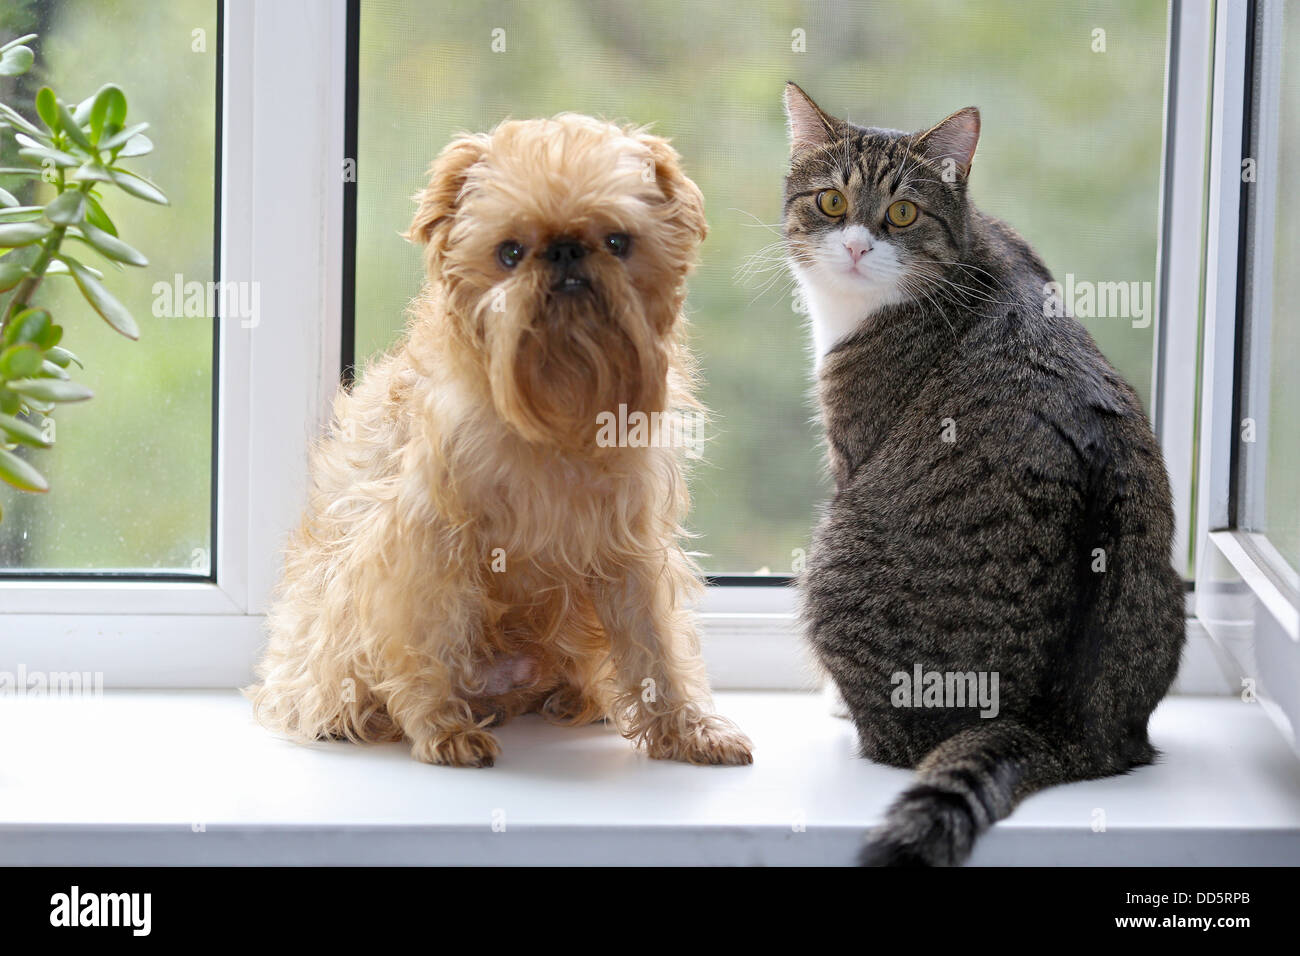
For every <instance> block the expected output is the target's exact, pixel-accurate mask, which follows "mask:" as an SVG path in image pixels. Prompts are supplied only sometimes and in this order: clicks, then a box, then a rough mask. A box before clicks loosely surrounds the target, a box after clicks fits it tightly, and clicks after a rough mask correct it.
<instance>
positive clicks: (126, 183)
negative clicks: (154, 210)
mask: <svg viewBox="0 0 1300 956" xmlns="http://www.w3.org/2000/svg"><path fill="white" fill-rule="evenodd" d="M110 172H111V173H112V174H113V182H115V183H116V184H117V185H118V186H120V187H121V188H122V189H123V191H125V192H128V193H130V194H131V195H132V196H136V197H138V198H140V199H145V200H148V201H149V202H155V203H158V205H160V206H166V205H168V202H167V197H166V196H164V195H163V192H162V190H161V189H159V188H158V187H157V186H155V185H154V184H153V183H151V182H149V180H147V179H144V178H143V177H140V176H137V175H135V174H134V173H128V172H127V171H126V170H125V169H119V168H118V167H117V166H113V167H112V168H111V169H110Z"/></svg>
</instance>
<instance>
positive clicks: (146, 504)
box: [0, 0, 219, 575]
mask: <svg viewBox="0 0 1300 956" xmlns="http://www.w3.org/2000/svg"><path fill="white" fill-rule="evenodd" d="M216 7H217V5H216V4H215V3H213V2H211V0H173V2H169V3H157V2H155V0H45V2H40V3H12V4H11V3H5V4H4V5H3V6H2V7H0V43H3V42H5V41H7V40H9V39H12V38H14V37H15V36H19V35H22V34H26V33H38V34H40V36H39V38H38V39H37V40H35V41H32V46H33V48H34V49H35V51H36V57H37V58H36V65H35V67H34V68H33V70H32V71H31V72H29V73H27V74H26V75H23V76H20V77H16V78H8V79H3V80H0V100H2V101H3V102H5V103H8V104H10V105H11V106H13V107H15V108H16V109H17V110H18V111H19V112H20V113H22V114H23V115H24V116H26V117H28V118H29V119H32V120H35V118H36V113H35V110H34V108H33V105H32V102H33V97H34V95H35V93H36V91H37V90H38V89H39V88H40V87H42V86H45V85H48V86H50V87H51V88H52V89H53V90H54V91H55V93H57V94H58V96H59V97H60V98H61V99H63V100H66V101H68V102H70V103H72V104H76V103H77V102H79V101H80V100H82V99H83V98H85V97H87V96H89V95H91V94H93V93H94V92H95V91H96V90H98V89H99V88H100V86H102V85H103V84H105V83H109V82H112V83H116V84H117V85H119V86H120V87H122V89H123V90H124V92H125V93H126V97H127V100H128V110H129V111H128V117H127V118H128V123H129V124H131V123H136V122H148V123H150V128H149V131H148V134H147V135H148V136H149V138H150V139H152V140H153V143H154V152H153V153H152V154H151V155H147V156H140V157H137V158H133V159H129V160H123V161H122V164H123V165H124V166H126V167H127V168H129V169H132V170H133V171H135V172H138V173H139V174H140V175H142V176H144V177H146V178H148V179H150V180H152V181H153V182H156V183H157V184H158V185H159V186H160V187H161V188H162V190H163V191H164V192H165V193H166V194H167V196H168V197H169V198H170V200H171V205H169V206H158V205H154V204H152V203H148V202H143V201H141V200H139V199H135V198H133V197H130V196H127V195H126V194H124V193H121V192H119V191H118V190H116V189H104V190H103V196H104V204H103V205H104V209H105V211H106V212H107V213H108V215H109V216H110V217H111V218H112V220H113V222H114V223H115V224H116V226H117V229H118V232H119V234H120V236H121V238H122V239H124V240H125V241H126V242H128V243H130V245H132V246H134V247H135V248H136V249H139V250H140V251H141V252H142V253H144V255H145V256H146V257H147V258H148V259H149V265H148V266H146V267H144V268H131V267H127V268H124V269H119V268H116V267H114V266H113V265H112V264H110V263H109V262H108V261H107V260H105V259H103V257H101V256H100V255H99V254H98V253H96V252H94V251H93V250H91V249H89V247H87V246H85V245H83V244H81V243H79V242H69V243H68V244H67V245H66V246H65V248H64V250H63V251H65V252H68V253H69V254H71V255H73V256H74V257H76V258H78V259H80V260H81V261H83V262H84V263H85V264H86V265H92V266H94V267H96V268H98V269H100V270H101V271H102V272H103V273H104V274H105V284H106V285H107V287H108V288H109V289H110V291H111V292H112V294H113V295H114V296H116V297H117V298H118V299H120V300H121V302H122V303H123V304H125V305H126V307H127V308H128V309H129V310H130V312H131V313H132V315H134V317H135V319H136V321H137V322H138V323H139V326H140V340H139V341H138V342H132V341H129V340H128V339H126V338H123V337H122V336H120V335H118V334H117V333H116V332H114V331H113V330H112V329H110V328H109V327H108V326H107V325H106V324H105V323H104V322H103V320H101V319H100V318H99V317H98V316H97V315H96V314H95V313H94V312H93V311H91V309H90V308H89V307H88V306H87V304H86V303H85V301H84V300H83V299H82V298H81V296H80V295H79V294H78V292H77V289H76V287H75V286H74V285H73V284H72V283H71V282H70V281H69V280H68V279H66V278H49V279H47V280H46V281H45V282H44V283H43V284H42V285H41V287H40V289H39V290H38V292H37V294H36V296H35V299H34V302H35V304H37V305H41V306H44V307H46V308H48V309H49V310H50V312H51V313H52V314H53V316H54V319H55V321H56V322H58V323H59V324H61V325H63V326H64V333H65V334H64V344H65V345H66V346H67V347H68V348H69V349H71V350H72V351H73V352H75V353H76V354H77V355H78V356H79V357H80V358H81V359H82V361H83V362H84V363H85V366H86V368H85V370H84V371H80V370H77V369H75V367H74V369H73V372H74V376H73V377H74V378H75V379H77V380H78V381H81V382H83V383H84V384H86V385H87V386H89V387H90V388H91V389H92V390H93V391H94V393H95V395H94V398H93V399H92V400H90V401H89V402H85V403H82V404H78V405H65V406H60V407H59V408H58V410H57V411H56V413H55V414H54V416H53V417H54V420H55V422H56V425H57V430H56V433H55V434H56V444H55V447H54V448H53V449H51V450H48V451H33V452H30V453H28V452H24V453H23V454H24V457H27V458H28V460H29V461H30V462H31V463H32V464H33V465H35V466H36V467H38V468H39V469H40V470H41V471H42V472H43V473H44V474H45V476H46V477H47V478H48V480H49V483H50V487H51V490H50V492H49V493H48V494H45V495H31V494H23V493H19V492H17V491H14V490H13V489H12V488H10V487H9V486H8V485H4V484H0V507H2V508H3V509H4V517H3V520H2V521H0V569H3V570H7V571H19V570H21V571H32V570H54V569H60V570H69V571H80V572H95V571H140V572H149V571H155V570H156V571H167V572H181V573H187V574H189V573H193V574H199V575H206V574H208V572H209V567H210V550H211V537H212V526H211V512H212V506H211V504H212V494H213V489H212V418H213V415H212V409H213V404H212V403H213V377H212V376H213V319H212V316H211V315H198V316H194V315H190V316H186V315H185V310H184V309H183V308H179V309H178V308H176V307H175V306H174V304H172V303H171V298H173V297H172V296H170V295H169V294H168V293H165V292H164V291H163V289H164V288H166V289H168V290H174V289H175V288H176V287H177V283H178V282H180V283H181V284H182V287H184V284H185V283H190V282H198V283H204V284H206V283H208V282H209V281H211V280H212V278H213V275H214V261H213V250H214V242H213V235H214V229H213V223H214V218H213V217H214V213H213V207H214V195H215V193H214V190H215V182H216V180H215V168H216V167H215V145H216V120H215V117H216V75H217V57H218V55H219V51H218V50H217V48H216V40H217V31H216ZM0 144H3V145H2V148H0V166H12V165H14V162H15V161H16V160H17V156H16V147H15V145H14V141H13V136H12V134H11V133H10V131H9V130H4V131H0ZM0 187H3V188H4V189H6V190H8V191H9V192H11V193H13V194H14V195H15V196H17V197H18V198H19V200H20V201H21V202H22V203H23V204H24V205H26V204H30V203H37V204H39V203H44V202H46V201H48V199H49V197H50V196H52V195H53V187H52V186H50V185H47V184H45V183H43V182H39V181H37V182H33V181H32V180H29V179H19V178H16V177H13V176H5V175H2V174H0ZM8 299H9V296H8V295H7V294H5V295H0V303H4V304H5V305H7V304H8ZM182 305H183V302H182Z"/></svg>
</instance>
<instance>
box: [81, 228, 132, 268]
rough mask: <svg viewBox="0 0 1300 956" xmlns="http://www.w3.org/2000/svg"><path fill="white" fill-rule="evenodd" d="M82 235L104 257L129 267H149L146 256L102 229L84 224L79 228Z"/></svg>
mask: <svg viewBox="0 0 1300 956" xmlns="http://www.w3.org/2000/svg"><path fill="white" fill-rule="evenodd" d="M78 228H79V229H80V230H81V235H82V236H83V237H84V238H85V240H86V242H88V243H90V245H91V246H92V247H93V248H94V249H95V250H96V251H97V252H99V253H101V254H102V255H105V256H107V257H108V258H110V259H113V260H115V261H117V262H125V263H126V264H127V265H129V266H147V265H148V264H149V260H148V259H146V258H145V257H144V254H143V253H141V252H139V251H138V250H136V249H134V248H132V247H131V246H129V245H127V244H126V243H125V242H123V241H122V240H121V239H119V238H117V237H116V236H111V235H109V234H108V233H106V232H104V231H103V230H102V229H96V228H95V227H94V226H92V225H91V224H90V223H89V222H83V223H82V224H81V225H80V226H79V227H78Z"/></svg>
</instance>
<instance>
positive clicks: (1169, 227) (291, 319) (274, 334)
mask: <svg viewBox="0 0 1300 956" xmlns="http://www.w3.org/2000/svg"><path fill="white" fill-rule="evenodd" d="M1220 6H1221V7H1223V6H1225V5H1224V4H1221V5H1220ZM1222 13H1223V11H1222V9H1221V10H1220V15H1221V17H1222ZM1212 17H1213V13H1212V12H1211V10H1210V8H1209V7H1208V6H1207V5H1205V4H1201V3H1182V2H1181V0H1173V2H1172V3H1171V8H1170V20H1169V23H1170V29H1169V44H1170V45H1169V56H1168V58H1167V63H1168V68H1169V69H1168V75H1167V82H1166V115H1165V124H1166V131H1165V155H1164V164H1163V174H1162V184H1161V212H1160V216H1161V237H1160V250H1159V259H1158V262H1159V265H1158V278H1159V283H1158V291H1157V318H1156V323H1157V326H1156V359H1155V361H1154V362H1153V371H1152V374H1153V383H1154V388H1153V392H1152V394H1153V408H1152V412H1153V420H1154V422H1155V425H1156V428H1157V433H1158V434H1159V435H1160V437H1161V440H1162V443H1163V445H1164V448H1165V453H1166V458H1167V460H1168V461H1169V462H1170V464H1171V466H1172V467H1171V477H1172V479H1173V487H1174V496H1175V501H1176V506H1177V507H1178V509H1179V510H1178V515H1179V539H1178V541H1176V542H1175V555H1185V554H1186V551H1187V547H1188V537H1187V536H1188V528H1187V527H1185V525H1186V524H1187V522H1186V521H1185V516H1187V515H1189V514H1190V513H1191V470H1190V469H1191V467H1193V465H1192V448H1193V444H1192V438H1193V424H1192V423H1193V415H1194V409H1195V397H1196V381H1195V371H1194V368H1193V366H1194V358H1195V355H1196V354H1197V344H1198V343H1197V330H1196V328H1195V325H1196V324H1195V322H1188V321H1185V320H1183V321H1179V320H1178V319H1177V317H1181V316H1188V315H1195V314H1196V308H1197V302H1198V297H1199V292H1200V289H1199V283H1200V276H1201V274H1202V268H1203V265H1204V262H1205V261H1206V260H1205V259H1204V258H1203V256H1202V252H1203V250H1202V248H1201V244H1200V240H1201V237H1202V235H1204V229H1203V223H1202V211H1201V198H1202V195H1203V184H1204V181H1205V175H1206V163H1207V158H1206V156H1205V154H1204V149H1203V145H1204V141H1205V135H1206V129H1205V123H1206V117H1207V108H1206V107H1207V105H1208V104H1207V99H1208V91H1209V88H1210V84H1209V77H1210V60H1209V55H1208V54H1209V44H1210V37H1211V34H1212V30H1211V22H1212ZM346 32H347V4H346V2H345V0H329V2H320V0H276V2H266V0H262V2H258V0H225V4H224V14H223V34H224V44H223V50H222V56H223V71H222V77H223V79H222V123H223V129H222V136H221V142H222V155H221V157H220V171H219V175H220V176H221V182H222V193H221V195H222V208H221V213H220V216H221V229H220V235H221V272H222V276H221V278H223V279H225V280H235V281H250V282H254V281H255V282H258V283H259V284H260V291H261V303H262V320H261V323H260V324H259V325H258V326H257V328H255V329H243V328H241V326H240V323H239V321H238V320H237V319H236V320H227V319H225V318H224V317H223V318H222V319H220V320H219V321H220V323H221V335H220V347H219V359H220V360H219V369H220V372H219V379H220V381H219V389H218V395H219V409H218V425H217V428H218V434H217V448H218V456H217V469H218V481H217V492H216V493H217V507H216V527H215V528H214V535H215V539H216V566H215V577H216V581H215V583H199V582H196V583H183V582H175V581H160V582H120V581H111V580H106V581H103V582H94V581H90V582H87V581H59V580H50V581H33V580H22V581H3V580H0V612H2V613H0V633H2V635H3V636H2V637H0V670H10V671H12V670H15V669H16V668H17V667H18V666H19V665H22V666H24V667H26V668H27V669H28V671H33V670H42V671H60V670H77V671H87V670H89V671H98V672H102V673H103V675H104V683H105V686H110V687H231V686H238V685H241V684H243V683H245V682H247V681H248V679H249V677H250V676H251V669H252V663H253V661H254V659H255V656H256V653H257V649H258V647H259V645H260V644H261V641H262V633H261V623H262V614H263V613H264V611H265V608H266V604H267V599H268V595H269V593H270V590H271V588H272V586H273V584H274V581H275V577H276V574H277V572H278V564H279V557H280V551H281V545H282V542H283V539H284V535H285V533H286V532H287V531H288V530H289V528H290V526H291V525H292V524H293V522H295V521H296V520H297V519H298V516H299V512H300V510H301V504H302V501H303V497H304V489H305V480H306V461H307V458H306V456H307V449H308V447H309V444H310V442H311V441H312V440H313V438H314V436H315V435H316V434H317V433H318V431H319V429H320V427H321V425H322V423H323V421H324V419H325V416H326V414H327V410H328V405H329V402H330V400H331V398H332V397H333V395H334V394H335V391H336V389H337V386H338V371H339V362H340V342H341V334H342V331H341V329H342V326H341V323H342V302H341V270H340V268H339V266H340V263H341V261H342V244H343V223H342V209H343V198H342V197H343V180H342V168H343V167H342V164H343V160H344V146H343V144H344V131H345V122H346V117H345V109H346V96H345V83H346V66H347V55H346V40H347V37H346ZM1216 95H1217V86H1216ZM1216 102H1217V100H1216ZM1217 115H1218V114H1217V111H1216V116H1217ZM286 157H293V160H292V163H290V161H289V160H288V159H286ZM1204 252H1205V254H1206V255H1209V254H1210V249H1209V248H1208V246H1207V249H1206V250H1204ZM1211 261H1212V260H1211ZM1207 343H1208V338H1207ZM1207 351H1208V350H1207ZM1204 499H1205V496H1202V501H1201V506H1204V504H1205V500H1204ZM1197 514H1198V517H1199V516H1200V508H1199V507H1198V511H1197ZM1198 527H1200V528H1206V527H1209V525H1207V524H1206V523H1204V522H1203V521H1202V522H1200V523H1198ZM1176 560H1178V561H1179V566H1180V567H1181V566H1182V560H1181V558H1178V559H1176ZM52 607H57V608H58V609H59V610H58V613H51V610H50V609H51V608H52ZM700 612H701V623H702V629H703V631H704V635H705V652H706V657H707V659H708V662H709V665H710V670H711V672H712V676H713V678H714V682H715V685H716V686H719V687H729V688H785V687H802V686H809V685H810V684H811V683H813V682H814V681H815V680H816V678H815V671H814V670H813V669H812V668H811V667H810V666H809V664H808V660H807V658H806V655H805V651H804V649H803V642H802V641H801V640H799V639H798V633H797V632H798V628H797V623H796V594H795V590H794V588H793V587H765V586H743V587H736V586H716V587H711V588H709V589H708V592H707V594H706V597H705V599H704V602H703V605H702V606H701V608H700Z"/></svg>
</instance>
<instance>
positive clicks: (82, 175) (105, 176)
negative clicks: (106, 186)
mask: <svg viewBox="0 0 1300 956" xmlns="http://www.w3.org/2000/svg"><path fill="white" fill-rule="evenodd" d="M68 178H69V179H71V180H72V181H73V182H78V183H84V182H94V183H111V182H112V181H113V177H112V176H111V175H109V172H108V170H107V169H105V168H104V164H103V163H101V162H100V161H99V160H97V159H90V160H87V161H86V162H84V163H82V164H81V167H80V168H79V169H78V170H77V171H76V172H75V173H73V174H72V175H71V176H69V177H68Z"/></svg>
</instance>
